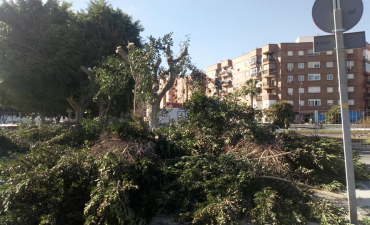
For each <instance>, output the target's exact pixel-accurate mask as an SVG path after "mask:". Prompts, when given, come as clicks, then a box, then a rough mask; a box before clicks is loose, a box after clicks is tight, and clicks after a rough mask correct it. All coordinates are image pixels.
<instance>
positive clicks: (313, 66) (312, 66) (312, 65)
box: [308, 62, 320, 68]
mask: <svg viewBox="0 0 370 225" xmlns="http://www.w3.org/2000/svg"><path fill="white" fill-rule="evenodd" d="M308 68H320V62H309V63H308Z"/></svg>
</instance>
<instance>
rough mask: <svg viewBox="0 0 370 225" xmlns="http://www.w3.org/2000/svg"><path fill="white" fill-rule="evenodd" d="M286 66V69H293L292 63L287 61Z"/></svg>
mask: <svg viewBox="0 0 370 225" xmlns="http://www.w3.org/2000/svg"><path fill="white" fill-rule="evenodd" d="M286 68H287V70H289V71H292V70H293V63H287V65H286Z"/></svg>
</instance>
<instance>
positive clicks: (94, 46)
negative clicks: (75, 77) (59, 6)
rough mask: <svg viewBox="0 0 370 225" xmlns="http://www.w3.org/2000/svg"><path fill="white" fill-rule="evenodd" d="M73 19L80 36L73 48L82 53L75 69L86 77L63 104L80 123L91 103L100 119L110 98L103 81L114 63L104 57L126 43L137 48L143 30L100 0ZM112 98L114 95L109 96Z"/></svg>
mask: <svg viewBox="0 0 370 225" xmlns="http://www.w3.org/2000/svg"><path fill="white" fill-rule="evenodd" d="M74 18H75V22H76V24H77V26H78V28H79V30H80V32H81V35H82V39H81V40H80V42H79V44H80V45H79V46H77V47H78V49H80V51H81V52H84V53H85V54H84V55H83V58H82V62H81V64H80V65H79V68H80V70H81V71H83V73H84V74H85V75H86V76H85V78H86V79H84V80H82V82H81V83H80V88H79V89H78V90H77V91H75V92H73V93H71V94H70V95H69V96H68V97H67V100H68V102H69V103H70V105H71V106H72V107H73V109H74V111H75V112H76V120H77V121H80V120H82V118H83V112H84V111H85V109H86V108H87V107H88V106H89V105H90V104H91V103H92V102H93V100H94V99H95V100H96V101H97V103H98V105H99V108H100V110H99V111H100V112H99V116H100V117H101V118H102V116H103V114H104V112H106V109H107V106H108V104H109V103H108V102H110V100H109V99H111V97H112V96H110V97H109V96H108V95H107V89H104V88H107V87H108V86H105V87H104V85H105V84H104V82H105V81H104V79H111V78H109V75H112V71H110V72H109V69H107V65H108V64H109V63H114V62H113V58H109V57H108V56H110V55H113V54H114V51H115V49H116V47H117V46H118V45H122V44H125V43H127V42H129V41H130V42H133V43H134V44H135V45H136V46H139V47H140V46H141V38H140V32H142V31H143V30H144V29H143V27H142V26H141V24H140V22H139V21H134V20H133V19H132V17H131V16H129V15H127V14H126V13H124V12H123V11H122V10H120V9H119V8H117V9H114V8H113V7H112V6H111V5H110V4H108V3H107V2H106V1H104V0H103V1H99V0H91V1H90V3H89V4H88V7H87V9H86V10H82V11H80V12H78V13H77V14H76V16H75V17H74ZM94 68H104V69H103V70H96V69H94ZM94 70H95V71H94ZM115 70H116V69H115ZM95 72H98V74H95ZM113 73H115V72H113ZM116 75H117V74H116ZM103 77H105V78H103ZM116 78H117V76H116ZM113 79H115V78H113ZM106 84H107V85H108V83H106ZM122 87H125V84H122ZM101 88H103V89H104V90H101ZM120 90H122V88H117V91H120ZM110 91H112V89H110ZM116 94H117V92H116V93H115V94H113V95H116ZM111 95H112V92H111Z"/></svg>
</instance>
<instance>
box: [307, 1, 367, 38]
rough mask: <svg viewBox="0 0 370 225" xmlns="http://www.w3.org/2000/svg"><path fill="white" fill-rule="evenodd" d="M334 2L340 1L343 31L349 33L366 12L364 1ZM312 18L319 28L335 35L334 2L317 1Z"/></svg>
mask: <svg viewBox="0 0 370 225" xmlns="http://www.w3.org/2000/svg"><path fill="white" fill-rule="evenodd" d="M334 1H340V7H341V10H342V21H343V29H345V30H346V31H348V30H350V29H352V28H353V27H354V26H356V24H357V23H358V21H360V19H361V17H362V13H363V12H364V4H363V2H362V0H334ZM312 18H313V21H314V22H315V24H316V26H317V27H318V28H320V29H321V30H323V31H325V32H328V33H334V32H333V31H334V30H335V26H334V11H333V0H316V1H315V3H314V5H313V8H312Z"/></svg>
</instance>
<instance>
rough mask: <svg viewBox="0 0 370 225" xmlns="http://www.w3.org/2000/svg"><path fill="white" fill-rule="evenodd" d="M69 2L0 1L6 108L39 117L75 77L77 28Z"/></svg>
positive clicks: (60, 98) (56, 107)
mask: <svg viewBox="0 0 370 225" xmlns="http://www.w3.org/2000/svg"><path fill="white" fill-rule="evenodd" d="M70 6H71V5H70V4H68V3H65V2H63V3H60V2H59V1H56V0H48V1H47V2H45V3H44V2H43V1H41V0H28V1H27V0H19V1H16V2H14V1H2V3H1V5H0V79H1V80H2V82H1V84H0V89H1V90H3V93H5V94H6V95H8V97H6V98H8V99H11V104H12V105H11V107H15V108H17V109H19V110H24V108H25V107H27V108H28V109H29V110H32V111H33V112H38V113H39V115H40V117H41V119H42V120H44V118H45V115H46V114H47V113H48V112H50V111H55V110H59V105H58V104H55V103H57V102H63V101H64V102H65V95H66V94H67V93H68V92H70V91H71V90H73V89H74V88H75V87H77V86H76V84H77V83H78V80H79V79H80V77H79V73H76V70H75V68H76V66H77V65H78V63H79V58H80V56H81V54H82V53H81V52H79V51H78V50H77V49H76V48H75V45H76V43H77V39H78V37H79V33H78V29H77V27H76V26H74V25H73V24H72V23H71V22H70V21H71V11H70V10H69V8H70Z"/></svg>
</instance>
